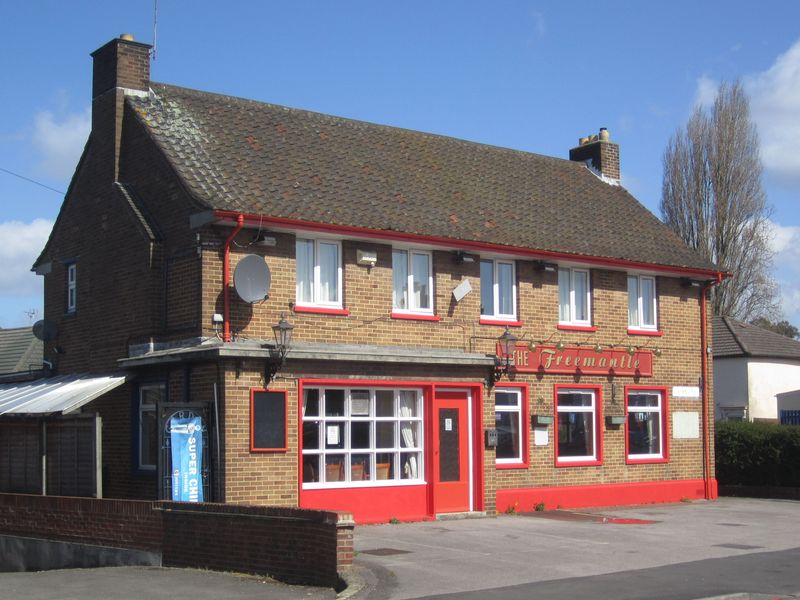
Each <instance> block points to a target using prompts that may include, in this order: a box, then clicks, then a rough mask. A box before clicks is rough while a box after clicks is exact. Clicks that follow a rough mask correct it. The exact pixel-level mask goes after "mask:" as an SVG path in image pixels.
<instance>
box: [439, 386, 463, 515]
mask: <svg viewBox="0 0 800 600" xmlns="http://www.w3.org/2000/svg"><path fill="white" fill-rule="evenodd" d="M469 445H470V444H469V395H468V394H467V392H466V391H447V392H445V391H437V392H436V396H435V398H434V400H433V509H434V512H435V513H445V512H464V511H468V510H471V506H470V494H469V490H470V473H469Z"/></svg>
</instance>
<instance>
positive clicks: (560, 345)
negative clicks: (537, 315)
mask: <svg viewBox="0 0 800 600" xmlns="http://www.w3.org/2000/svg"><path fill="white" fill-rule="evenodd" d="M566 347H567V345H566V344H565V343H564V342H562V341H561V340H558V343H557V344H556V350H558V351H559V352H563V351H564V348H566Z"/></svg>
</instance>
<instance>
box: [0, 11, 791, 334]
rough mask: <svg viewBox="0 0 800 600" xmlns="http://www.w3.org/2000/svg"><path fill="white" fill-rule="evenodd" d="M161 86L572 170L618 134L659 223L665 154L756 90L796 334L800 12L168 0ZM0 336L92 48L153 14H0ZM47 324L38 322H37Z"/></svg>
mask: <svg viewBox="0 0 800 600" xmlns="http://www.w3.org/2000/svg"><path fill="white" fill-rule="evenodd" d="M158 4H159V7H158V30H157V31H158V33H157V46H156V58H155V61H154V63H153V65H152V78H153V79H154V80H155V81H163V82H167V83H172V84H175V85H182V86H185V87H190V88H196V89H202V90H207V91H213V92H221V93H225V94H230V95H234V96H243V97H247V98H252V99H256V100H262V101H265V102H272V103H276V104H284V105H287V106H293V107H297V108H305V109H309V110H314V111H319V112H324V113H329V114H334V115H340V116H344V117H351V118H355V119H361V120H366V121H372V122H376V123H383V124H388V125H395V126H399V127H405V128H409V129H416V130H422V131H429V132H433V133H440V134H444V135H450V136H454V137H459V138H464V139H468V140H475V141H479V142H484V143H488V144H494V145H498V146H506V147H510V148H516V149H520V150H525V151H530V152H536V153H540V154H547V155H552V156H559V157H564V158H566V157H567V154H568V150H569V148H570V147H572V146H574V145H576V143H577V140H578V138H579V137H581V136H584V135H589V134H593V133H596V132H597V131H598V129H599V128H600V127H608V128H609V130H610V132H611V137H612V139H613V140H614V141H616V142H618V143H619V144H620V153H621V168H622V178H623V185H624V186H626V187H627V188H628V189H629V190H630V191H631V192H632V193H633V194H634V195H635V196H636V197H637V198H639V200H640V201H641V202H642V203H643V204H644V205H645V206H647V207H648V208H649V209H650V210H652V211H653V212H655V213H656V214H658V203H659V199H660V195H661V179H662V164H661V160H662V156H663V151H664V148H665V146H666V144H667V142H668V140H669V138H670V136H671V135H672V134H673V133H674V132H675V130H676V129H677V128H678V127H681V126H683V125H684V124H685V122H686V120H687V119H688V117H689V115H690V114H691V111H692V109H693V107H694V106H695V105H696V103H698V102H701V103H707V102H709V101H710V100H712V99H713V96H714V90H715V89H716V86H717V84H718V83H719V81H721V80H733V79H735V78H741V79H742V80H743V82H744V84H745V88H746V90H747V91H748V93H749V94H750V96H751V108H752V111H753V119H754V121H755V123H756V125H757V127H758V129H759V133H760V135H761V142H762V159H763V162H764V167H765V170H764V186H765V189H766V191H767V194H768V197H769V201H770V203H771V204H772V205H773V207H774V212H773V216H772V221H773V223H774V227H773V229H774V237H773V245H774V249H775V251H776V253H777V254H776V264H775V266H776V268H775V272H774V276H775V278H776V279H777V280H778V282H779V283H780V285H781V290H782V306H783V310H784V316H785V317H786V318H788V319H789V320H790V321H791V322H793V323H794V324H795V325H800V260H798V259H800V202H798V194H799V192H800V27H798V26H797V24H798V23H800V3H798V2H773V1H764V2H760V3H755V2H752V1H750V2H740V1H725V2H722V1H713V2H711V1H709V2H696V1H692V2H690V1H683V0H678V1H674V2H661V3H653V2H633V1H627V2H622V1H619V2H603V1H598V0H595V1H592V2H585V1H572V2H570V3H563V2H555V1H553V2H538V1H527V2H523V1H504V0H498V1H495V2H489V1H485V2H476V1H464V0H460V1H455V0H438V1H436V2H431V1H430V0H428V1H421V0H405V1H403V2H400V1H397V2H392V3H389V2H378V1H375V0H372V1H369V2H367V1H359V2H355V1H352V2H351V1H339V2H333V1H330V0H328V1H315V2H311V1H303V0H297V1H294V2H288V1H283V2H277V1H275V2H243V1H238V0H228V1H227V2H206V1H196V2H191V3H189V2H176V1H175V0H159V2H158ZM2 14H3V19H2V20H1V21H0V45H2V56H3V63H2V66H3V68H2V73H3V84H2V90H3V93H2V112H0V266H1V268H0V327H20V326H25V325H28V324H30V323H32V322H33V321H34V320H36V319H37V318H40V317H41V316H42V315H41V313H42V300H41V278H39V277H36V276H35V275H32V274H31V273H30V272H29V269H30V266H31V264H32V263H33V261H34V259H35V258H36V256H37V255H38V252H39V251H40V250H41V249H42V247H43V245H44V242H45V240H46V238H47V234H48V232H49V229H50V227H51V226H52V223H53V221H54V220H55V218H56V215H57V214H58V209H59V206H60V204H61V200H62V199H63V195H62V194H58V193H55V192H53V191H51V190H48V189H46V188H44V187H41V186H40V185H35V184H32V183H30V182H28V181H25V180H24V179H21V178H19V177H16V176H13V175H10V174H8V173H7V172H6V171H11V172H13V173H16V174H18V175H21V176H23V177H26V178H29V179H33V180H35V181H37V182H39V183H41V184H44V185H46V186H49V187H51V188H54V189H56V190H62V191H63V190H66V188H67V186H68V184H69V178H70V176H71V174H72V171H73V169H74V166H75V164H76V162H77V159H78V157H79V155H80V152H81V149H82V148H83V145H84V143H85V141H86V138H87V135H88V130H89V115H90V112H89V111H90V86H91V66H92V65H91V58H90V57H89V53H90V52H92V51H93V50H95V49H96V48H98V47H100V46H101V45H103V44H104V43H105V42H107V41H108V40H110V39H112V38H113V37H116V36H117V35H119V34H121V33H123V32H129V33H132V34H133V35H134V36H135V38H136V39H137V40H139V41H143V42H148V43H151V42H152V40H153V1H152V0H131V1H128V2H124V3H123V2H117V1H109V2H97V1H96V0H95V1H92V2H86V1H80V0H73V1H70V2H64V1H63V0H62V1H40V2H35V1H31V2H15V3H11V2H9V1H7V0H6V1H5V2H3V7H2ZM31 312H34V313H35V314H33V315H30V314H29V313H31Z"/></svg>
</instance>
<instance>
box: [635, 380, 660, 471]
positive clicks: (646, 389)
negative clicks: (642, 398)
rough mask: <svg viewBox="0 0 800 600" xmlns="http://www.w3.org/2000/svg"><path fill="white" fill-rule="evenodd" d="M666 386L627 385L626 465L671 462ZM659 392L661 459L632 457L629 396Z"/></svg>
mask: <svg viewBox="0 0 800 600" xmlns="http://www.w3.org/2000/svg"><path fill="white" fill-rule="evenodd" d="M667 389H668V388H667V387H666V386H658V385H626V386H625V463H626V464H628V465H647V464H660V463H668V462H669V399H668V398H669V395H668V394H667ZM631 391H634V392H659V393H660V394H661V457H659V458H653V457H647V458H636V457H631V454H630V444H629V437H628V435H629V433H628V394H629V393H630V392H631Z"/></svg>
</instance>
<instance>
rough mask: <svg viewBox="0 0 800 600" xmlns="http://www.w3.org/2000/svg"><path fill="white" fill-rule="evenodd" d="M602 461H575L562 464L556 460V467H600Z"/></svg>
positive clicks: (562, 462)
mask: <svg viewBox="0 0 800 600" xmlns="http://www.w3.org/2000/svg"><path fill="white" fill-rule="evenodd" d="M602 466H603V461H602V460H594V459H590V460H576V461H574V462H564V461H560V460H558V459H556V467H558V468H561V467H602Z"/></svg>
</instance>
